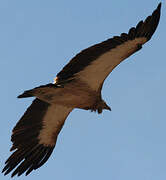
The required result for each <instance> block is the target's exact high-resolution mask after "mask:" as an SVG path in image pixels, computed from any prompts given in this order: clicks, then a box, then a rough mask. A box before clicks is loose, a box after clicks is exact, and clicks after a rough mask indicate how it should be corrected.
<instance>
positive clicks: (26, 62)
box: [0, 0, 166, 180]
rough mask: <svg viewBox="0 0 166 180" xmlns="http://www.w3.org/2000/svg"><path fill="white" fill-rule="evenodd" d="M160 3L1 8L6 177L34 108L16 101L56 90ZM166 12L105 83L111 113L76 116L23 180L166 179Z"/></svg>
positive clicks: (5, 3) (0, 159) (38, 0)
mask: <svg viewBox="0 0 166 180" xmlns="http://www.w3.org/2000/svg"><path fill="white" fill-rule="evenodd" d="M159 2H160V1H158V0H151V1H145V0H139V1H133V0H125V1H122V0H102V1H96V0H92V1H89V0H84V1H78V0H77V1H76V0H70V1H65V0H61V1H54V0H48V1H43V0H35V1H34V0H28V1H22V0H16V1H9V0H1V1H0V69H1V70H0V80H1V102H0V104H1V126H0V136H1V151H0V153H1V154H0V169H2V168H3V166H4V162H5V160H6V158H7V157H8V156H9V155H10V152H9V149H10V147H11V142H10V136H11V131H12V128H13V127H14V126H15V124H16V122H17V121H18V120H19V118H20V117H21V116H22V114H23V113H24V111H25V110H26V108H27V107H28V106H29V105H30V103H31V101H32V99H17V98H16V97H17V95H19V94H20V93H22V92H23V91H24V90H26V89H31V88H33V87H36V86H39V85H42V84H46V83H49V82H52V81H53V78H54V77H55V76H56V74H57V73H58V72H59V71H60V70H61V69H62V67H63V66H64V65H65V64H66V63H67V62H68V61H69V60H70V59H71V58H72V57H73V56H74V55H76V54H77V53H78V52H80V51H81V50H82V49H84V48H87V47H89V46H91V45H93V44H95V43H99V42H101V41H103V40H106V39H108V38H110V37H112V36H113V35H119V34H120V33H122V32H127V31H128V29H129V28H130V27H132V26H135V25H136V24H137V23H138V22H139V21H140V20H141V19H145V17H147V16H148V15H150V14H151V13H152V11H153V10H154V9H155V8H156V7H157V4H158V3H159ZM165 5H166V4H165V2H164V3H163V4H162V14H161V20H160V24H159V27H158V29H157V31H156V32H155V34H154V36H153V37H152V39H151V41H149V42H148V43H147V44H146V45H145V46H144V47H143V49H142V50H141V51H139V52H137V53H136V54H134V55H133V56H131V57H130V58H128V59H127V60H126V61H124V62H123V63H121V65H120V66H118V67H117V68H116V69H115V70H114V71H113V72H112V74H111V75H110V76H109V77H108V78H107V80H106V81H105V84H104V87H103V91H102V94H103V98H104V99H105V100H106V101H107V102H108V104H109V105H110V106H111V108H112V112H107V111H105V112H104V113H103V114H101V115H98V114H95V113H90V112H88V111H84V110H77V109H76V110H74V111H73V112H72V113H71V114H70V116H69V117H68V119H67V121H66V123H65V126H64V128H63V130H62V131H61V133H60V135H59V139H58V142H57V146H56V148H55V150H54V152H53V154H52V156H51V158H50V159H49V161H48V162H47V163H46V164H45V165H44V166H43V167H41V168H40V169H38V170H36V171H34V172H33V173H32V174H31V175H29V176H27V177H25V176H24V175H23V176H22V177H21V178H20V179H21V180H24V179H26V180H36V179H40V180H44V179H46V178H48V177H49V179H58V180H75V179H79V180H84V179H95V180H101V179H112V180H122V179H123V180H133V179H134V180H140V179H141V180H156V179H158V180H163V179H166V166H165V162H166V155H165V152H166V142H165V138H166V131H165V127H166V119H165V112H166V110H165V103H166V93H165V92H166V83H165V77H166V68H165V67H166V59H165V30H166V14H165ZM0 179H3V180H9V179H10V176H5V177H4V176H3V175H2V174H0ZM14 179H18V178H17V177H14Z"/></svg>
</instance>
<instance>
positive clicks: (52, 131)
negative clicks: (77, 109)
mask: <svg viewBox="0 0 166 180" xmlns="http://www.w3.org/2000/svg"><path fill="white" fill-rule="evenodd" d="M71 111H72V109H71V108H67V107H63V106H60V105H50V104H48V103H46V102H44V101H41V100H39V99H35V100H34V101H33V103H32V104H31V106H30V107H29V108H28V109H27V111H26V112H25V114H24V115H23V116H22V118H21V119H20V121H19V122H18V123H17V124H16V126H15V127H14V129H13V134H12V137H11V140H12V142H13V146H12V148H11V151H13V150H15V152H13V154H12V155H11V156H10V157H9V158H8V160H7V161H6V166H5V167H4V169H3V172H5V175H6V174H8V173H10V172H11V171H12V170H14V169H15V170H14V172H13V173H12V177H13V176H14V175H16V174H17V175H18V176H20V175H21V174H22V173H24V172H25V171H26V175H28V174H29V173H30V172H31V171H32V170H35V169H37V168H39V167H40V166H42V165H43V164H44V163H45V162H46V161H47V160H48V158H49V157H50V155H51V153H52V151H53V149H54V147H55V144H56V140H57V136H58V134H59V132H60V130H61V128H62V126H63V124H64V122H65V119H66V118H67V116H68V114H69V113H70V112H71Z"/></svg>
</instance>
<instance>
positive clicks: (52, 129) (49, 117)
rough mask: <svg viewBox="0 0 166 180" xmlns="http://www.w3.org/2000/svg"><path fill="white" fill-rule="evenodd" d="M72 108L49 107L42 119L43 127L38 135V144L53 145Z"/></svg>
mask: <svg viewBox="0 0 166 180" xmlns="http://www.w3.org/2000/svg"><path fill="white" fill-rule="evenodd" d="M71 111H72V108H68V107H65V106H61V105H51V106H49V107H48V110H47V112H46V114H45V116H44V117H43V120H42V124H43V127H42V129H41V131H40V133H39V136H38V139H39V144H43V145H46V146H50V145H55V142H56V139H57V136H58V134H59V132H60V130H61V128H62V126H63V124H64V122H65V120H66V118H67V116H68V114H69V113H70V112H71Z"/></svg>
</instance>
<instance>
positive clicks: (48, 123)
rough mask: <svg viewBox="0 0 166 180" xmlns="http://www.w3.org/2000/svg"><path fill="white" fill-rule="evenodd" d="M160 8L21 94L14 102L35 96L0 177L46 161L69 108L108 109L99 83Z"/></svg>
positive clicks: (147, 35) (149, 29)
mask: <svg viewBox="0 0 166 180" xmlns="http://www.w3.org/2000/svg"><path fill="white" fill-rule="evenodd" d="M160 9H161V3H160V4H159V5H158V7H157V8H156V9H155V11H154V12H153V13H152V15H150V16H148V17H147V18H146V19H145V21H140V22H139V23H138V24H137V25H136V27H132V28H131V29H130V30H129V32H128V33H122V34H121V35H120V36H114V37H113V38H110V39H108V40H106V41H104V42H101V43H99V44H96V45H94V46H91V47H89V48H87V49H85V50H83V51H81V52H80V53H79V54H77V55H76V56H75V57H74V58H72V59H71V61H70V62H69V63H68V64H67V65H66V66H65V67H64V68H63V69H62V71H60V72H59V73H58V74H57V76H56V78H55V79H54V83H50V84H47V85H42V86H39V87H36V88H34V89H31V90H28V91H25V92H24V93H23V94H21V95H19V96H18V98H26V97H35V100H34V101H33V102H32V104H31V105H30V107H29V108H28V109H27V110H26V112H25V113H24V115H23V116H22V117H21V119H20V120H19V121H18V123H17V124H16V126H15V127H14V129H13V131H12V136H11V141H12V142H13V145H12V147H11V149H10V151H13V150H14V152H13V154H12V155H11V156H10V157H9V158H8V159H7V161H6V162H5V164H6V165H5V167H4V169H3V171H2V172H3V173H4V174H5V175H6V174H8V173H10V172H11V171H13V173H12V175H11V176H12V177H13V176H15V175H18V176H20V175H21V174H23V173H24V172H25V173H26V175H28V174H29V173H31V172H32V171H33V170H36V169H38V168H39V167H41V166H42V165H43V164H44V163H45V162H46V161H47V160H48V158H49V157H50V155H51V154H52V152H53V149H54V147H55V144H56V141H57V137H58V134H59V132H60V131H61V129H62V127H63V124H64V122H65V120H66V118H67V116H68V115H69V113H70V112H71V111H72V110H73V109H74V108H80V109H85V110H91V111H97V112H98V113H102V111H103V110H104V109H105V110H111V108H110V107H109V106H108V105H107V104H106V102H105V101H104V100H103V99H102V96H101V90H102V86H103V83H104V80H105V79H106V78H107V76H108V75H109V74H110V73H111V72H112V70H113V69H114V68H115V67H116V66H117V65H118V64H120V63H121V62H122V61H123V60H125V59H126V58H127V57H129V56H131V55H132V54H134V53H135V52H137V51H138V50H140V49H141V48H142V45H143V44H145V43H146V42H147V41H149V40H150V39H151V37H152V35H153V33H154V32H155V30H156V28H157V26H158V23H159V19H160Z"/></svg>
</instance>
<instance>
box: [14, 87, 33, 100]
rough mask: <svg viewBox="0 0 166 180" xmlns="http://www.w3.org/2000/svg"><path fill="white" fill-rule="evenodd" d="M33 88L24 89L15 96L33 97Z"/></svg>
mask: <svg viewBox="0 0 166 180" xmlns="http://www.w3.org/2000/svg"><path fill="white" fill-rule="evenodd" d="M33 96H34V95H33V89H31V90H27V91H24V92H23V93H22V94H20V95H19V96H18V97H17V98H27V97H33Z"/></svg>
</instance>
